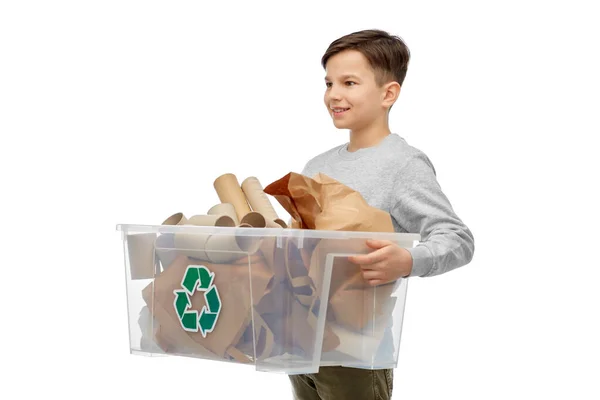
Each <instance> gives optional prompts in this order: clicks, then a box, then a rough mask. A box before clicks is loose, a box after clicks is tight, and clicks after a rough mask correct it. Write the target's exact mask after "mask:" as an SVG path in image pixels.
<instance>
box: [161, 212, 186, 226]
mask: <svg viewBox="0 0 600 400" xmlns="http://www.w3.org/2000/svg"><path fill="white" fill-rule="evenodd" d="M187 222H188V220H187V218H186V217H185V215H183V213H180V212H179V213H175V214H173V215H171V216H170V217H169V218H167V219H165V220H164V221H163V223H162V225H185V224H187Z"/></svg>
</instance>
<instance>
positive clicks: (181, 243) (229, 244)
mask: <svg viewBox="0 0 600 400" xmlns="http://www.w3.org/2000/svg"><path fill="white" fill-rule="evenodd" d="M260 239H261V238H260V237H259V236H244V235H212V234H208V233H178V234H176V235H175V240H174V249H175V253H176V255H186V256H188V257H191V258H195V259H198V260H202V261H208V262H212V263H216V264H222V263H228V262H231V261H234V260H237V259H239V258H242V257H244V256H246V255H247V253H250V254H253V253H255V252H256V251H257V250H258V248H259V245H260Z"/></svg>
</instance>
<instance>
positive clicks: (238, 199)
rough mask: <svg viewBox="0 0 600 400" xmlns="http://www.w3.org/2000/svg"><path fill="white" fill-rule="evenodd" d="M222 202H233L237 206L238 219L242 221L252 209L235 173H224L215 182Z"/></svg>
mask: <svg viewBox="0 0 600 400" xmlns="http://www.w3.org/2000/svg"><path fill="white" fill-rule="evenodd" d="M213 186H214V187H215V190H216V191H217V194H218V195H219V199H220V200H221V203H231V204H233V207H234V208H235V213H236V215H237V217H238V220H240V221H241V219H242V218H244V216H245V215H246V214H248V213H249V212H250V211H251V210H250V207H249V206H248V202H247V201H246V196H245V195H244V192H243V191H242V188H241V187H240V184H239V182H238V180H237V178H236V176H235V175H234V174H223V175H221V176H219V177H218V178H217V179H215V182H214V183H213Z"/></svg>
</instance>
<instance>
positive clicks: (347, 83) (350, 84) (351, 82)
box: [345, 81, 356, 86]
mask: <svg viewBox="0 0 600 400" xmlns="http://www.w3.org/2000/svg"><path fill="white" fill-rule="evenodd" d="M345 83H346V85H348V86H354V85H356V82H354V81H346V82H345Z"/></svg>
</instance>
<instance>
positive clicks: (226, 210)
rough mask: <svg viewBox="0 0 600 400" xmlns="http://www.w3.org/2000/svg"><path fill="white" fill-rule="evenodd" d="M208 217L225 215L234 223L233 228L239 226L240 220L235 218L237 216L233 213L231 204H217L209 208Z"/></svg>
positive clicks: (233, 208)
mask: <svg viewBox="0 0 600 400" xmlns="http://www.w3.org/2000/svg"><path fill="white" fill-rule="evenodd" d="M207 214H208V215H227V216H228V217H230V218H231V219H232V220H233V222H234V223H235V226H237V225H239V223H240V220H239V219H238V217H237V214H236V212H235V207H233V204H231V203H219V204H217V205H215V206H213V207H211V208H210V210H208V212H207Z"/></svg>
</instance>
